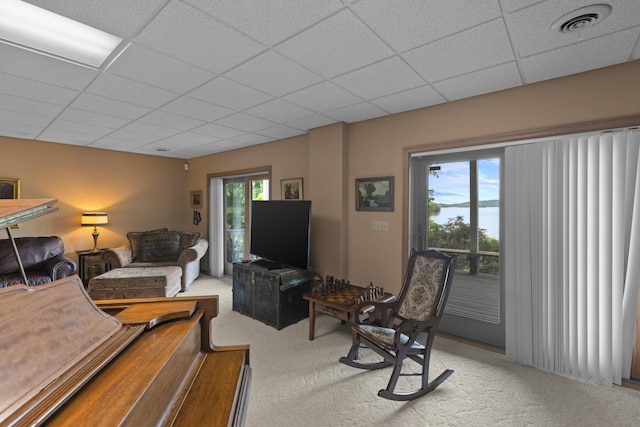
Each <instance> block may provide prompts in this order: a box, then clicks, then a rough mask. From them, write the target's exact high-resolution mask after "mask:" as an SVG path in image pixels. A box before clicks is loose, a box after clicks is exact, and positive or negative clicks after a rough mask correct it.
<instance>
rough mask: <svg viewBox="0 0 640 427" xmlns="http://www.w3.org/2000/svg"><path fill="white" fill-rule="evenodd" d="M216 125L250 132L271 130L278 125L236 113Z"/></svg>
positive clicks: (218, 121)
mask: <svg viewBox="0 0 640 427" xmlns="http://www.w3.org/2000/svg"><path fill="white" fill-rule="evenodd" d="M216 124H219V125H222V126H228V127H231V128H234V129H242V130H245V131H249V132H254V131H257V130H260V129H266V128H270V127H273V126H275V125H276V123H274V122H272V121H269V120H264V119H261V118H258V117H255V116H252V115H249V114H245V113H236V114H233V115H231V116H228V117H225V118H224V119H220V120H217V121H216Z"/></svg>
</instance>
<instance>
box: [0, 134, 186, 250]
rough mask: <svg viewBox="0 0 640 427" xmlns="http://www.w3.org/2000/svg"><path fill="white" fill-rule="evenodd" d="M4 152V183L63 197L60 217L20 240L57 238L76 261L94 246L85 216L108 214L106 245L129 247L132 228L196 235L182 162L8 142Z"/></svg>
mask: <svg viewBox="0 0 640 427" xmlns="http://www.w3.org/2000/svg"><path fill="white" fill-rule="evenodd" d="M0 153H2V155H1V156H2V157H1V158H0V177H1V178H17V179H20V184H21V198H55V199H58V204H57V206H58V207H59V211H57V212H54V213H52V214H49V215H46V216H44V217H42V218H38V219H35V220H33V221H27V222H25V223H23V224H21V225H20V228H18V229H16V230H14V231H13V232H12V234H13V235H14V236H15V237H21V236H47V235H58V236H60V237H61V238H62V239H63V241H64V243H65V250H66V252H67V253H68V255H69V256H70V257H72V258H75V251H76V250H84V249H90V248H91V247H93V238H92V237H91V232H92V231H93V229H92V228H88V227H80V216H81V213H82V212H83V211H94V210H95V211H103V210H104V211H106V212H107V213H108V215H109V226H107V227H99V233H100V237H99V239H98V245H99V246H101V247H113V246H117V245H122V244H124V243H125V242H126V233H127V232H128V231H132V230H146V229H152V228H158V227H168V228H171V229H189V226H190V223H191V221H190V220H191V217H190V216H189V210H188V206H187V193H186V191H185V189H186V188H187V172H185V170H184V166H183V164H184V161H183V160H179V159H168V158H163V157H156V156H146V155H140V154H126V153H121V152H116V151H109V150H100V149H93V148H85V147H77V146H73V145H64V144H52V143H47V142H39V141H31V140H24V139H15V138H5V137H0ZM6 237H7V236H6V233H5V232H4V230H2V235H1V236H0V238H6Z"/></svg>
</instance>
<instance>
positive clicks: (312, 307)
mask: <svg viewBox="0 0 640 427" xmlns="http://www.w3.org/2000/svg"><path fill="white" fill-rule="evenodd" d="M315 330H316V303H315V301H309V341H313V338H314V336H315Z"/></svg>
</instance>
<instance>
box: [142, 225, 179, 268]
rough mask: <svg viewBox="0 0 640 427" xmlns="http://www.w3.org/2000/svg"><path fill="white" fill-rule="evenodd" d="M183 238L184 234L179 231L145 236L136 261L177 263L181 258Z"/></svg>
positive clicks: (160, 232)
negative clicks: (181, 241)
mask: <svg viewBox="0 0 640 427" xmlns="http://www.w3.org/2000/svg"><path fill="white" fill-rule="evenodd" d="M181 237H182V233H181V232H179V231H159V232H155V233H147V234H145V235H143V236H142V242H141V247H140V256H139V257H138V258H137V259H136V261H141V262H163V261H177V260H178V257H180V240H181Z"/></svg>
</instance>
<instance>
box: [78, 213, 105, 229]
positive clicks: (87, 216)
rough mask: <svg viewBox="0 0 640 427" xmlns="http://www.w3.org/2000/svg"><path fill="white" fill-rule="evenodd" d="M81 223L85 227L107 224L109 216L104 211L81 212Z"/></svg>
mask: <svg viewBox="0 0 640 427" xmlns="http://www.w3.org/2000/svg"><path fill="white" fill-rule="evenodd" d="M81 224H82V225H83V226H85V227H95V226H98V225H108V224H109V218H108V217H107V213H106V212H82V221H81Z"/></svg>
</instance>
